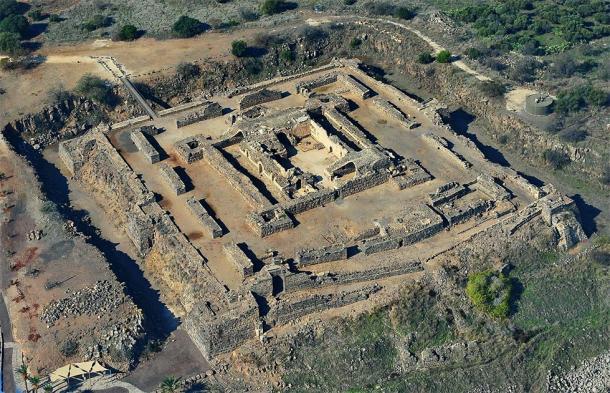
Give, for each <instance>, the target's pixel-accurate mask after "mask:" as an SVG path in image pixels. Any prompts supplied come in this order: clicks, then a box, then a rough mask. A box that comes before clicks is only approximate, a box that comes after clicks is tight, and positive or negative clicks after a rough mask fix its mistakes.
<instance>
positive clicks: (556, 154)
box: [542, 149, 570, 170]
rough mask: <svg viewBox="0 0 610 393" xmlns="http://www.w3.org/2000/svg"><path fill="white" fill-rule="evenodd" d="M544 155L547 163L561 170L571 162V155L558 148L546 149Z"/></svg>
mask: <svg viewBox="0 0 610 393" xmlns="http://www.w3.org/2000/svg"><path fill="white" fill-rule="evenodd" d="M542 156H543V158H544V160H545V161H546V163H547V164H548V165H549V166H550V167H551V168H553V169H555V170H559V169H562V168H563V167H565V166H566V165H568V164H569V163H570V157H568V155H567V154H566V153H564V152H561V151H557V150H551V149H548V150H545V151H544V153H542Z"/></svg>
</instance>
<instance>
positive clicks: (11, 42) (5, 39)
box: [0, 32, 22, 55]
mask: <svg viewBox="0 0 610 393" xmlns="http://www.w3.org/2000/svg"><path fill="white" fill-rule="evenodd" d="M21 50H22V48H21V42H20V40H19V36H18V35H17V34H15V33H7V32H0V53H6V54H9V55H15V54H18V53H20V52H21Z"/></svg>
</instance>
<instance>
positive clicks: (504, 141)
mask: <svg viewBox="0 0 610 393" xmlns="http://www.w3.org/2000/svg"><path fill="white" fill-rule="evenodd" d="M498 142H500V144H501V145H506V144H507V143H508V135H500V136H499V137H498Z"/></svg>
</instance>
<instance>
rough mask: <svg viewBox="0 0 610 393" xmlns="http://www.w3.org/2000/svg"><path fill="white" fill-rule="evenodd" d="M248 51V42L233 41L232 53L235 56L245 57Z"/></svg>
mask: <svg viewBox="0 0 610 393" xmlns="http://www.w3.org/2000/svg"><path fill="white" fill-rule="evenodd" d="M247 52H248V43H247V42H246V41H243V40H237V41H233V42H231V54H232V55H233V56H235V57H244V56H246V54H247Z"/></svg>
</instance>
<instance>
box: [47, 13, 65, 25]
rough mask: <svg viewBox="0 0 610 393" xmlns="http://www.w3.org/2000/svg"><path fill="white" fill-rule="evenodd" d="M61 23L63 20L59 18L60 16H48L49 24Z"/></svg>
mask: <svg viewBox="0 0 610 393" xmlns="http://www.w3.org/2000/svg"><path fill="white" fill-rule="evenodd" d="M61 21H63V19H62V18H61V16H59V15H57V14H51V15H49V22H53V23H59V22H61Z"/></svg>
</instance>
